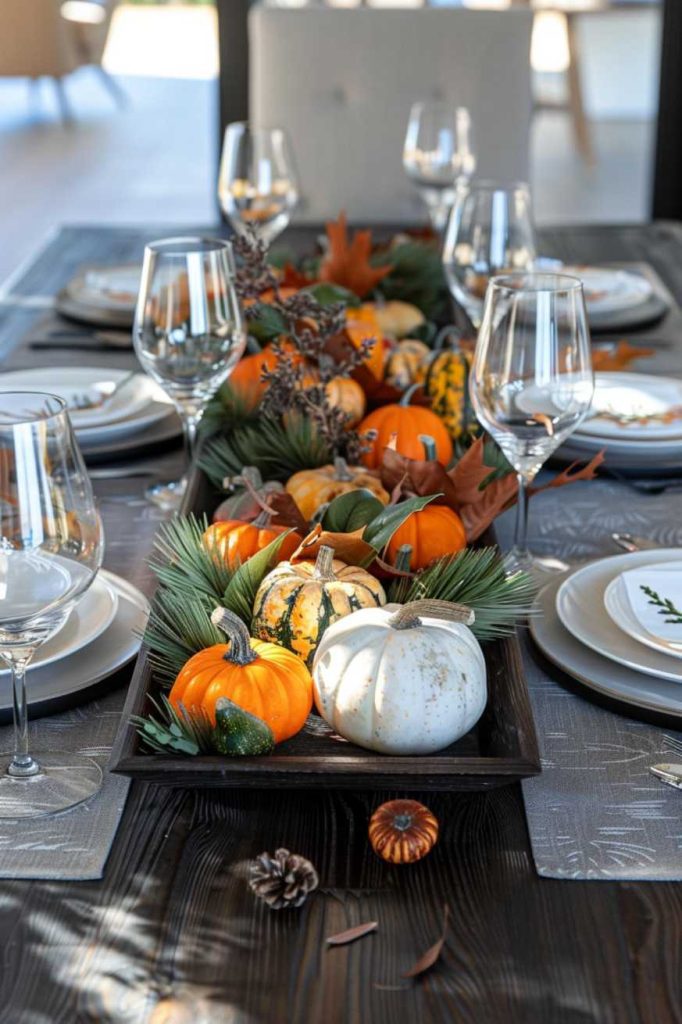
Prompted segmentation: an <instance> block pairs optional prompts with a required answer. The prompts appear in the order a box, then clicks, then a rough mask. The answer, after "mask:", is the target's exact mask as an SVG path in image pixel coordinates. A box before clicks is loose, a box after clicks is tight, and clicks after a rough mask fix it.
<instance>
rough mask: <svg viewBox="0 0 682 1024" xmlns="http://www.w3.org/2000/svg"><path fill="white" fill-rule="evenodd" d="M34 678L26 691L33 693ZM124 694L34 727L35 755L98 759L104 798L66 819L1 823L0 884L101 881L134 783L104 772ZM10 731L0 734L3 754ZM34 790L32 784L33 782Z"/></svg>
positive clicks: (55, 817) (58, 816) (68, 813)
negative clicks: (47, 753) (13, 881)
mask: <svg viewBox="0 0 682 1024" xmlns="http://www.w3.org/2000/svg"><path fill="white" fill-rule="evenodd" d="M30 681H31V680H30V673H29V676H28V680H27V682H28V685H29V687H30ZM123 698H124V692H123V691H121V690H118V691H117V692H115V693H111V694H108V695H107V696H106V697H104V698H103V699H101V700H96V701H91V702H90V703H89V704H84V705H82V706H81V707H79V708H75V709H74V710H73V711H68V712H65V713H64V714H61V715H53V716H52V717H50V718H40V719H38V720H37V721H35V722H32V723H31V724H30V730H29V731H30V744H31V751H32V753H34V754H35V755H36V757H37V758H38V760H40V752H41V750H45V751H48V750H65V751H70V752H76V753H79V754H86V755H87V756H89V757H92V758H94V760H96V761H97V762H98V764H99V765H100V766H101V768H102V770H103V772H104V784H103V786H102V789H101V790H100V792H99V793H98V794H97V795H96V796H94V797H92V798H91V799H90V800H87V801H85V803H83V804H81V805H80V806H78V807H74V808H72V809H71V810H70V811H65V812H64V813H62V814H55V815H48V816H46V817H42V818H31V819H29V820H26V821H12V822H0V878H32V879H53V880H56V881H66V880H72V881H83V880H86V879H93V878H101V877H102V875H103V873H104V867H105V864H106V862H107V857H108V856H109V850H110V849H111V844H112V843H113V841H114V837H115V835H116V830H117V829H118V824H119V821H120V819H121V815H122V814H123V809H124V807H125V802H126V797H127V795H128V788H129V786H130V780H129V779H126V778H124V777H123V776H120V775H111V774H110V773H109V772H107V771H106V764H107V761H108V759H109V752H110V750H111V745H112V742H113V739H114V736H115V734H116V729H117V726H118V722H119V718H120V715H121V707H122V705H123ZM11 747H12V729H11V727H10V726H4V727H3V728H1V729H0V750H2V751H8V750H10V749H11ZM29 785H30V782H29Z"/></svg>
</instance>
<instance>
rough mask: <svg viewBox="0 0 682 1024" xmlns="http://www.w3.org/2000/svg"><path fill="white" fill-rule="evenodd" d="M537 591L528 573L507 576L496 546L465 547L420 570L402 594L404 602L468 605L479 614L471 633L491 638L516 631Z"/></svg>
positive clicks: (483, 638)
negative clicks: (438, 601) (427, 599)
mask: <svg viewBox="0 0 682 1024" xmlns="http://www.w3.org/2000/svg"><path fill="white" fill-rule="evenodd" d="M535 593H536V587H535V584H534V583H533V581H532V579H531V578H530V576H528V575H526V573H523V572H516V573H513V574H512V575H507V571H506V566H505V563H504V559H503V558H502V556H501V555H500V553H499V551H498V550H497V548H490V547H489V548H466V549H465V550H464V551H459V552H458V553H457V554H456V555H449V556H446V557H445V558H440V559H438V561H436V562H434V563H433V564H432V565H430V566H429V567H428V569H425V570H424V571H423V572H422V573H420V574H419V576H417V577H416V578H415V579H414V580H413V581H412V583H411V585H410V587H409V589H408V590H407V592H405V593H403V594H401V601H402V603H406V602H407V601H417V600H419V599H421V598H435V599H437V600H442V601H458V602H459V603H460V604H466V605H468V606H469V608H473V610H474V612H475V613H476V621H475V622H474V624H473V625H472V627H471V629H472V632H474V633H475V634H476V636H477V637H478V639H479V640H492V639H495V638H496V637H501V636H506V635H508V634H509V633H513V632H514V629H515V628H516V625H517V624H518V623H519V622H521V621H523V620H524V619H526V618H527V617H528V615H529V613H530V611H531V607H532V604H533V600H534V598H535Z"/></svg>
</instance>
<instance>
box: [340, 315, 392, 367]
mask: <svg viewBox="0 0 682 1024" xmlns="http://www.w3.org/2000/svg"><path fill="white" fill-rule="evenodd" d="M346 334H347V336H348V337H349V338H350V341H351V342H352V344H353V346H354V347H355V348H360V346H361V344H362V343H363V341H366V340H367V339H372V340H373V341H374V344H373V345H372V347H371V349H370V352H369V355H368V357H367V359H366V360H365V362H364V365H365V366H366V367H367V369H368V370H369V372H370V373H371V374H372V376H373V377H374V378H376V380H381V378H382V377H383V375H384V359H385V351H384V336H383V334H382V333H381V327H380V326H379V321H378V319H377V315H376V312H375V310H374V306H373V305H372V304H371V303H369V302H365V303H363V305H362V306H351V307H350V308H349V309H347V310H346Z"/></svg>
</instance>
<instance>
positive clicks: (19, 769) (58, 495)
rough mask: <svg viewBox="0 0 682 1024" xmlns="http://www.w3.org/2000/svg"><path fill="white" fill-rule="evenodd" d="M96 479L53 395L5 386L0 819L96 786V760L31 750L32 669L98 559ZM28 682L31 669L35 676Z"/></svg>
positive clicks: (57, 807) (57, 805)
mask: <svg viewBox="0 0 682 1024" xmlns="http://www.w3.org/2000/svg"><path fill="white" fill-rule="evenodd" d="M102 553H103V537H102V527H101V523H100V519H99V516H98V514H97V511H96V508H95V500H94V498H93V494H92V488H91V486H90V481H89V479H88V476H87V474H86V472H85V466H84V464H83V458H82V456H81V453H80V451H79V448H78V445H77V443H76V440H75V437H74V434H73V431H72V429H71V423H70V421H69V416H68V413H67V411H66V403H65V402H63V401H62V399H61V398H56V397H54V396H53V395H48V394H39V393H34V392H29V391H16V392H9V391H6V392H4V393H2V394H0V659H2V661H4V662H5V663H6V664H7V666H8V667H9V669H10V671H11V674H12V693H13V699H14V754H13V755H11V756H10V755H8V756H9V763H8V764H7V765H6V768H5V771H4V773H3V774H2V775H0V818H28V817H36V816H38V815H42V814H52V813H55V812H56V811H64V810H66V809H67V808H68V807H72V806H74V805H75V804H78V803H80V802H81V801H82V800H85V799H87V798H88V797H89V796H92V794H93V793H96V792H97V790H98V789H99V787H100V786H101V783H102V772H101V770H100V768H99V765H97V764H96V762H95V761H92V760H91V759H90V758H89V757H82V756H80V755H78V754H67V753H56V754H55V753H48V754H41V755H40V757H39V759H38V760H36V759H35V758H34V757H32V755H31V754H30V753H29V750H28V722H27V708H26V669H27V668H28V666H29V664H30V662H31V659H32V657H33V655H34V654H35V652H36V650H37V649H38V648H39V647H40V645H41V644H43V643H45V641H46V640H48V639H49V638H50V637H51V636H54V634H55V633H56V632H57V631H58V630H59V629H60V628H61V627H62V626H63V624H64V623H65V622H66V619H67V617H68V615H69V613H70V612H71V610H72V608H73V607H74V605H75V604H76V603H77V601H78V600H79V598H81V597H82V596H83V594H84V593H85V591H86V590H87V589H88V587H89V586H90V584H91V583H92V581H93V580H94V578H95V575H96V573H97V571H98V569H99V567H100V565H101V562H102ZM29 685H30V675H29Z"/></svg>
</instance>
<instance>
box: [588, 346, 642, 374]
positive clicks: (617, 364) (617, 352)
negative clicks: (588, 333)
mask: <svg viewBox="0 0 682 1024" xmlns="http://www.w3.org/2000/svg"><path fill="white" fill-rule="evenodd" d="M653 355H654V349H652V348H637V346H636V345H631V344H630V342H629V341H619V342H618V344H617V345H616V347H615V349H614V348H595V349H593V350H592V369H593V370H598V371H599V372H600V373H605V372H606V373H608V372H609V371H611V372H613V371H614V370H626V369H627V368H628V366H629V365H630V363H633V362H634V361H635V360H636V359H648V358H649V356H653Z"/></svg>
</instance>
